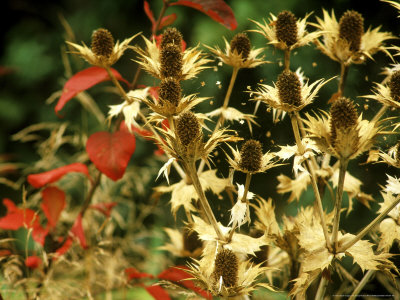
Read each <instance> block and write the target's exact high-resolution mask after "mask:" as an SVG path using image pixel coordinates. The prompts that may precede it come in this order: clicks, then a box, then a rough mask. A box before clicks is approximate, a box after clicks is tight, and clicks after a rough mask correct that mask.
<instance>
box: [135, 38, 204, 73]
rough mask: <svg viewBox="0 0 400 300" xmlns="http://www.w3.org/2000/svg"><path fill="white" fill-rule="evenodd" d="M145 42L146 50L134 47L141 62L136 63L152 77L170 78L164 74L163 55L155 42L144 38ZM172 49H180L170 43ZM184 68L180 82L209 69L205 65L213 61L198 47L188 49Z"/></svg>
mask: <svg viewBox="0 0 400 300" xmlns="http://www.w3.org/2000/svg"><path fill="white" fill-rule="evenodd" d="M143 39H144V42H145V44H146V48H145V49H142V48H140V47H137V46H136V47H133V49H134V50H135V51H136V52H137V53H138V54H139V60H137V61H136V62H137V63H138V64H139V65H140V66H141V67H142V68H143V69H144V70H145V71H146V72H148V73H149V74H150V75H152V76H154V77H156V78H159V79H164V78H165V77H170V74H167V76H165V74H164V72H162V71H163V70H162V53H161V50H160V49H159V48H158V46H157V43H156V41H155V40H153V41H150V40H148V39H147V38H146V37H144V36H143ZM168 45H170V46H171V49H172V48H173V46H174V47H178V48H179V46H176V45H175V44H171V43H169V44H168ZM181 55H182V66H181V71H180V74H179V76H178V77H179V78H177V79H178V80H187V79H191V78H194V77H196V76H197V75H198V74H199V73H200V72H201V71H202V70H204V69H206V68H208V67H207V66H205V64H207V63H209V62H211V60H209V59H207V58H206V57H205V56H204V54H203V53H202V52H201V51H200V50H199V49H198V47H194V48H186V49H185V51H183V52H182V54H181Z"/></svg>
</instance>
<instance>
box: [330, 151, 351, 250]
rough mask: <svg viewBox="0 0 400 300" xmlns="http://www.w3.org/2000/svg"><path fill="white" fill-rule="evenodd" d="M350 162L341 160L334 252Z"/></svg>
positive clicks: (332, 241) (333, 233)
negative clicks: (345, 179) (345, 180)
mask: <svg viewBox="0 0 400 300" xmlns="http://www.w3.org/2000/svg"><path fill="white" fill-rule="evenodd" d="M348 163H349V161H348V159H343V158H341V159H340V166H339V179H338V184H337V189H336V199H335V207H334V211H335V216H334V220H333V230H332V237H331V243H332V245H333V248H334V251H337V249H338V231H339V223H340V213H341V210H342V199H343V188H344V178H345V176H346V170H347V165H348Z"/></svg>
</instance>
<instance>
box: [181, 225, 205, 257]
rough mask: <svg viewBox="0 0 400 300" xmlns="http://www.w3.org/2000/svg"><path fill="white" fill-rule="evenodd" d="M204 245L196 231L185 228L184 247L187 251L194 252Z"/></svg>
mask: <svg viewBox="0 0 400 300" xmlns="http://www.w3.org/2000/svg"><path fill="white" fill-rule="evenodd" d="M202 245H203V243H202V241H201V240H200V239H199V235H198V233H197V232H196V231H194V230H192V229H190V228H188V227H184V228H183V247H184V249H185V250H187V251H189V252H194V251H195V250H196V249H198V248H201V247H202Z"/></svg>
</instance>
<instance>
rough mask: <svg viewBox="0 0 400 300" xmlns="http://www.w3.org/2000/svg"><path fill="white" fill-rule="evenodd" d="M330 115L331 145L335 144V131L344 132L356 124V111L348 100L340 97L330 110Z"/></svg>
mask: <svg viewBox="0 0 400 300" xmlns="http://www.w3.org/2000/svg"><path fill="white" fill-rule="evenodd" d="M330 114H331V144H332V145H334V144H335V139H336V132H337V130H346V129H350V128H352V127H354V126H355V125H356V124H357V119H358V114H357V109H356V107H355V105H354V103H353V101H351V100H350V99H348V98H346V97H341V98H339V99H338V100H336V101H335V102H334V103H333V104H332V106H331V110H330Z"/></svg>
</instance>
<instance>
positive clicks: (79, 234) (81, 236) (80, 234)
mask: <svg viewBox="0 0 400 300" xmlns="http://www.w3.org/2000/svg"><path fill="white" fill-rule="evenodd" d="M71 233H72V234H73V235H74V236H75V237H76V238H77V239H78V240H79V243H80V244H81V246H82V248H83V249H87V248H88V246H87V243H86V237H85V232H84V231H83V226H82V216H81V214H79V215H78V217H77V218H76V220H75V223H74V226H72V228H71Z"/></svg>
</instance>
